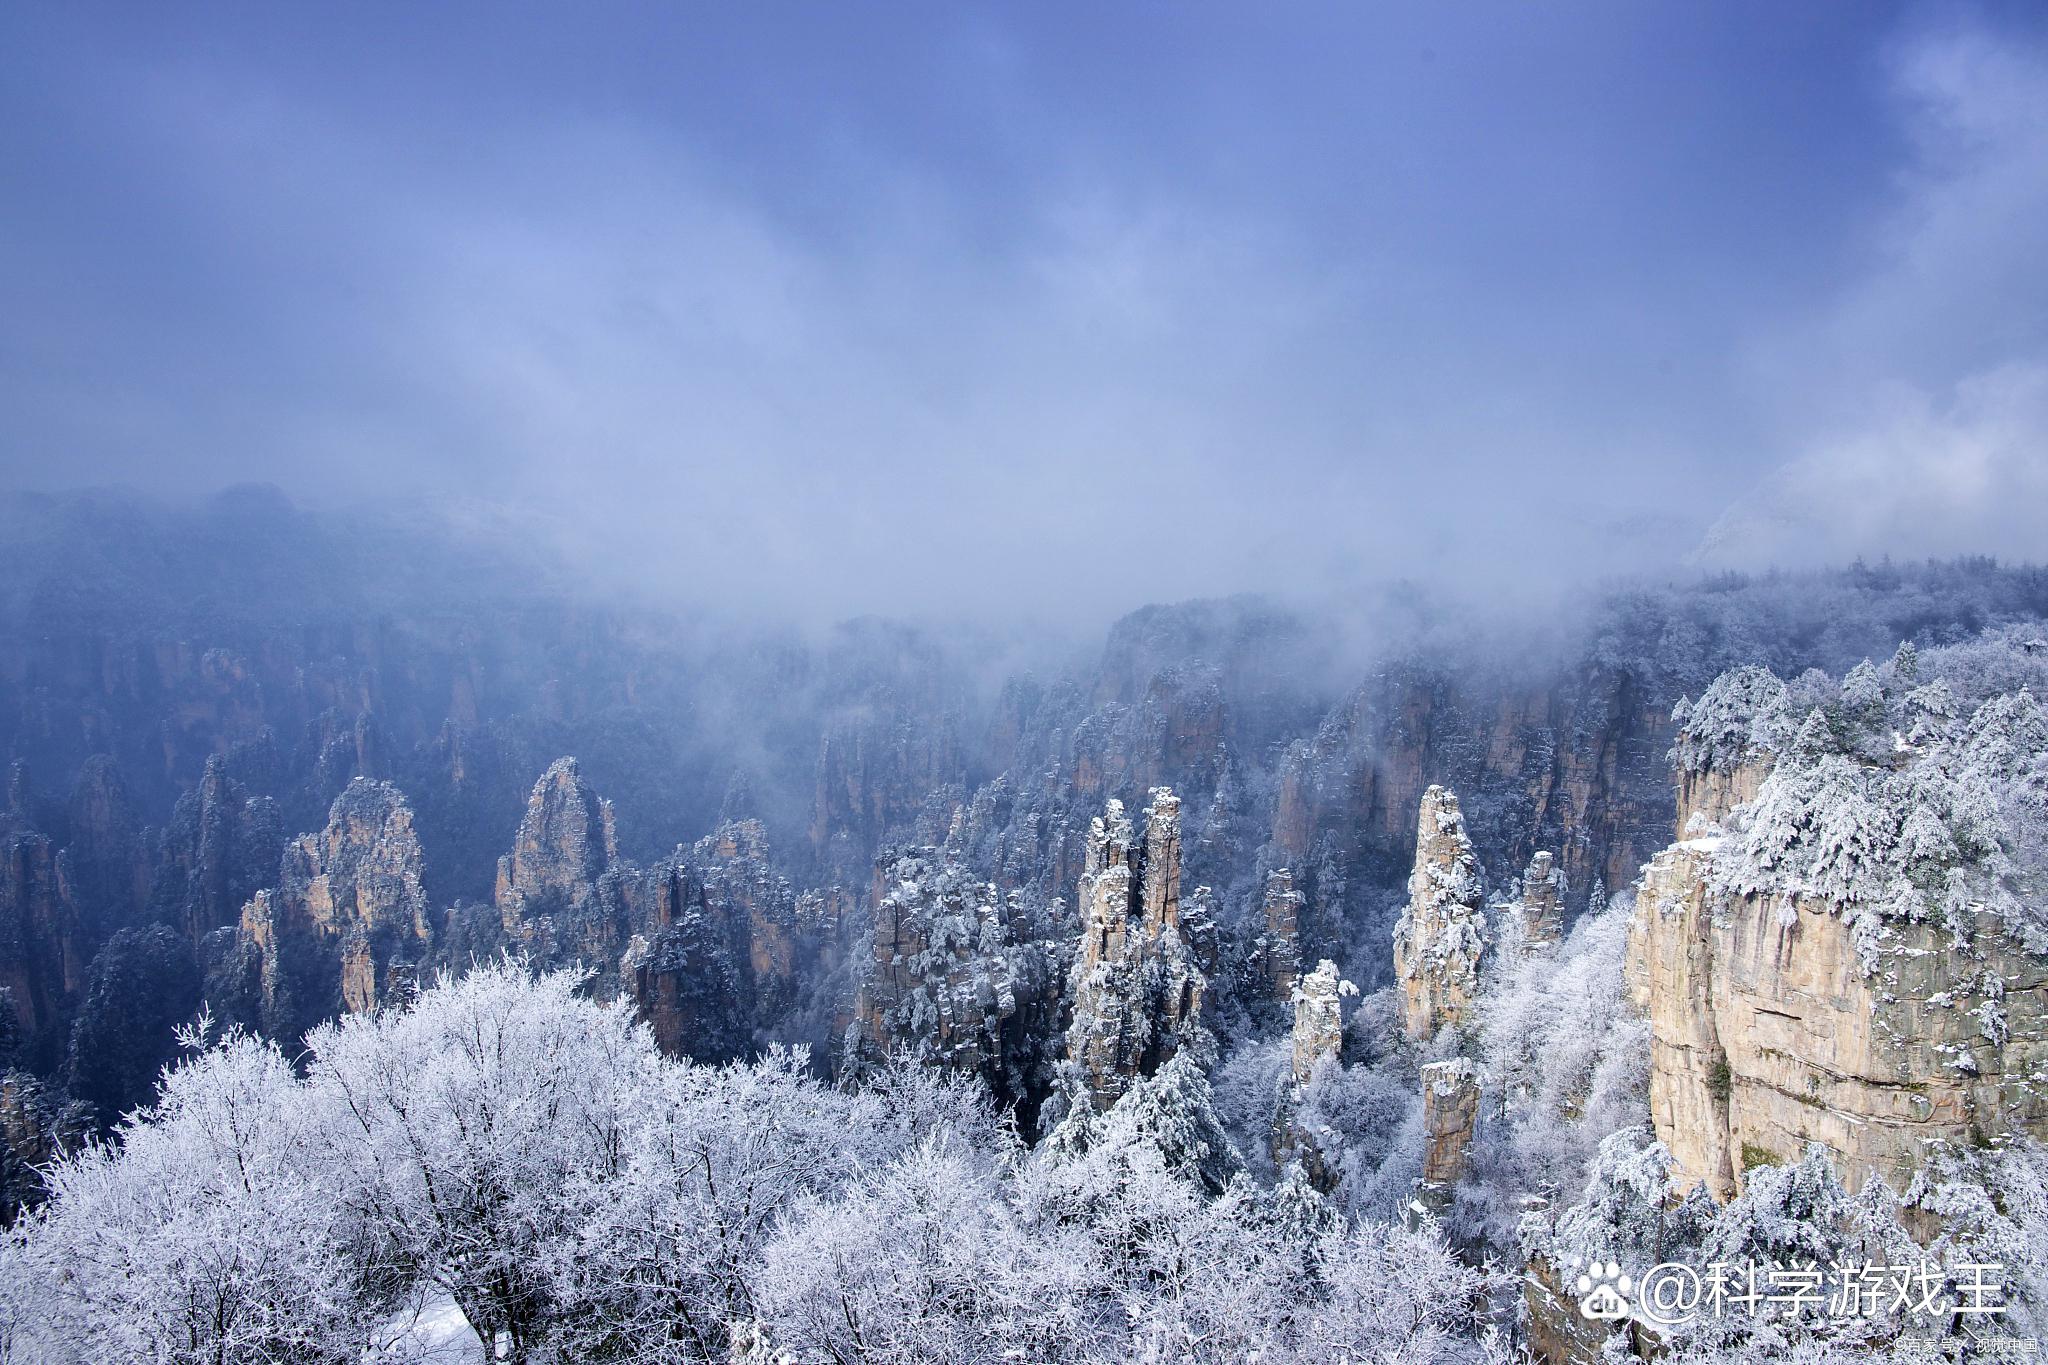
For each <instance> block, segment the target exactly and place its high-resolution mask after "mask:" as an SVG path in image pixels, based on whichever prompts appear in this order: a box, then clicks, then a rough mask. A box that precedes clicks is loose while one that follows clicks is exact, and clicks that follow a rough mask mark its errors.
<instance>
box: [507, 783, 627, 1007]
mask: <svg viewBox="0 0 2048 1365" xmlns="http://www.w3.org/2000/svg"><path fill="white" fill-rule="evenodd" d="M618 863H619V841H618V832H617V830H616V828H615V827H614V825H613V822H612V808H611V803H610V802H609V801H606V800H605V799H604V798H603V797H601V796H599V795H598V794H597V793H596V792H594V791H592V790H591V789H590V787H589V785H588V784H586V783H585V782H584V781H583V776H582V773H581V772H580V771H579V770H578V768H577V764H576V760H575V759H573V758H560V759H557V760H555V762H554V763H552V764H551V765H549V767H548V770H547V771H546V772H545V773H543V774H541V777H540V780H539V781H537V782H535V783H534V784H533V793H532V795H531V796H529V797H528V798H527V802H526V813H525V815H523V816H522V817H521V818H520V821H519V830H518V833H517V834H515V835H514V836H513V842H512V851H511V852H510V853H508V854H506V855H505V856H504V857H502V858H500V859H499V860H498V885H497V891H496V893H495V895H494V897H493V900H494V902H495V904H496V905H497V909H498V917H499V920H500V922H501V923H502V925H503V926H504V934H505V939H506V941H507V942H508V943H509V944H511V945H512V946H513V947H514V948H515V949H517V950H518V951H520V952H523V953H525V954H527V955H528V956H529V957H530V958H531V959H532V960H533V961H534V962H535V963H537V964H540V965H543V966H554V965H568V964H570V963H581V964H583V965H584V966H586V967H589V968H592V969H594V970H596V971H598V972H599V973H600V974H601V975H602V976H603V977H604V978H605V981H604V982H603V983H601V984H603V985H604V986H605V989H604V990H602V991H601V992H600V993H601V994H606V995H609V994H610V993H611V989H612V988H614V987H615V986H616V977H615V976H614V974H613V973H614V968H615V965H616V964H617V963H618V961H619V959H620V957H621V955H622V954H623V953H624V952H625V949H626V944H627V941H628V938H629V937H630V935H629V930H628V925H627V917H626V907H625V904H624V900H623V898H622V894H621V890H620V887H619V881H620V877H619V875H618V873H619V868H618Z"/></svg>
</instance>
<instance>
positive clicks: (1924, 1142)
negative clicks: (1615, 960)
mask: <svg viewBox="0 0 2048 1365" xmlns="http://www.w3.org/2000/svg"><path fill="white" fill-rule="evenodd" d="M1719 848H1720V841H1719V840H1718V839H1714V838H1704V839H1695V840H1690V841H1686V842H1683V843H1680V844H1677V845H1674V846H1673V847H1671V848H1668V849H1666V850H1665V851H1664V852H1662V853H1660V854H1658V855H1657V857H1656V858H1655V859H1654V860H1652V862H1651V863H1650V865H1649V866H1648V867H1647V868H1645V869H1644V870H1643V882H1642V891H1641V893H1640V897H1639V902H1638V903H1639V908H1638V910H1637V912H1636V918H1635V921H1634V922H1633V924H1632V925H1631V927H1630V938H1629V987H1630V992H1631V995H1632V997H1633V999H1634V1000H1635V1002H1636V1004H1637V1005H1638V1007H1639V1008H1641V1009H1642V1010H1643V1011H1644V1012H1645V1013H1646V1014H1647V1016H1648V1017H1649V1020H1650V1029H1651V1041H1650V1112H1651V1118H1652V1120H1653V1122H1654V1123H1655V1125H1656V1131H1657V1136H1658V1137H1659V1138H1660V1139H1661V1140H1662V1141H1663V1142H1664V1144H1665V1145H1666V1146H1667V1147H1669V1148H1670V1149H1671V1153H1672V1155H1673V1157H1675V1158H1676V1159H1677V1161H1678V1164H1679V1167H1680V1170H1681V1173H1682V1174H1683V1176H1684V1177H1686V1178H1687V1179H1689V1180H1690V1181H1692V1182H1694V1183H1701V1184H1704V1185H1705V1186H1706V1188H1707V1190H1708V1192H1709V1193H1711V1194H1713V1195H1714V1196H1715V1197H1716V1198H1717V1199H1723V1200H1726V1199H1729V1198H1732V1197H1733V1196H1734V1195H1736V1194H1737V1193H1739V1192H1740V1191H1741V1189H1742V1185H1743V1180H1744V1176H1745V1174H1746V1172H1747V1170H1748V1168H1749V1167H1751V1166H1754V1165H1757V1164H1759V1163H1762V1162H1772V1163H1779V1162H1785V1161H1790V1160H1794V1159H1796V1158H1797V1157H1798V1155H1799V1153H1800V1152H1801V1150H1803V1148H1804V1146H1805V1144H1806V1143H1808V1142H1818V1143H1821V1144H1822V1145H1824V1146H1825V1147H1826V1148H1827V1149H1828V1150H1829V1151H1830V1152H1831V1153H1832V1154H1833V1155H1834V1158H1835V1163H1836V1167H1837V1169H1838V1170H1839V1171H1840V1172H1841V1173H1842V1175H1843V1178H1844V1179H1845V1180H1846V1181H1847V1182H1848V1183H1849V1184H1850V1185H1851V1186H1852V1187H1854V1186H1860V1185H1861V1184H1862V1183H1863V1181H1864V1180H1866V1179H1868V1178H1869V1177H1871V1176H1878V1177H1880V1178H1883V1179H1885V1180H1886V1181H1888V1182H1889V1183H1890V1184H1891V1185H1892V1186H1893V1188H1894V1189H1898V1190H1903V1189H1904V1188H1905V1187H1906V1185H1907V1184H1908V1183H1910V1181H1911V1179H1912V1174H1913V1172H1914V1171H1915V1170H1916V1169H1917V1168H1918V1167H1919V1166H1920V1164H1921V1163H1922V1161H1923V1160H1924V1158H1925V1156H1926V1153H1927V1147H1928V1144H1929V1143H1931V1142H1943V1141H1947V1142H1964V1143H1967V1142H1972V1141H1976V1140H1978V1139H1979V1138H1980V1137H1981V1136H1982V1135H1986V1134H1990V1133H1996V1132H2004V1131H2010V1130H2014V1129H2024V1130H2026V1131H2030V1132H2034V1133H2037V1134H2042V1133H2048V1096H2044V1095H2043V1094H2042V1092H2041V1089H2040V1078H2041V1077H2042V1076H2044V1075H2048V1026H2044V1020H2043V1007H2044V1001H2048V961H2044V960H2043V959H2041V958H2040V957H2037V956H2033V955H2030V954H2026V953H2023V952H2020V951H2017V950H2016V949H2014V948H2013V947H2011V946H2010V945H2008V944H2007V943H2006V942H2005V936H2004V933H2003V926H2002V925H2000V924H1998V923H1997V922H1996V921H1995V920H1994V919H1993V918H1992V917H1990V916H1988V915H1987V916H1984V917H1982V919H1980V921H1979V922H1978V923H1977V924H1976V925H1975V926H1974V928H1973V932H1972V933H1971V934H1970V935H1969V940H1968V944H1969V946H1963V945H1962V944H1959V943H1957V941H1956V940H1955V939H1954V938H1953V937H1952V936H1951V935H1950V934H1949V933H1948V931H1947V930H1946V929H1944V928H1941V927H1939V926H1935V925H1931V924H1917V925H1916V924H1905V925H1899V926H1897V927H1896V928H1895V930H1894V932H1895V933H1896V935H1897V939H1896V943H1895V947H1896V957H1895V958H1893V959H1892V960H1893V961H1894V962H1895V963H1896V965H1895V966H1894V967H1893V969H1892V971H1891V972H1890V973H1888V974H1887V975H1886V976H1869V975H1866V974H1865V972H1864V970H1863V967H1862V965H1861V961H1860V957H1859V953H1858V950H1857V945H1856V943H1855V941H1854V932H1853V928H1852V921H1851V920H1850V919H1849V918H1848V917H1846V916H1844V915H1843V914H1842V913H1841V911H1840V908H1839V907H1837V906H1835V905H1833V904H1831V903H1829V902H1828V901H1826V900H1825V899H1822V898H1819V897H1807V896H1798V897H1793V898H1792V899H1791V900H1790V901H1787V900H1784V899H1781V898H1777V897H1765V896H1757V895H1747V896H1744V895H1733V894H1730V893H1728V892H1727V891H1725V890H1723V889H1719V888H1717V887H1716V885H1715V884H1714V883H1715V878H1714V876H1713V860H1714V857H1715V855H1716V852H1717V850H1718V849H1719ZM1987 1006H1997V1007H1998V1010H1997V1016H1996V1017H1998V1018H1999V1019H2000V1021H2001V1022H2000V1026H1999V1027H2000V1029H2001V1031H2002V1032H2003V1033H2004V1035H2005V1036H2004V1037H2003V1038H2002V1039H1999V1040H1998V1041H1994V1039H1993V1038H1992V1037H1989V1036H1987V1033H1986V1028H1985V1024H1986V1022H1987V1017H1988V1016H1987V1015H1986V1008H1987Z"/></svg>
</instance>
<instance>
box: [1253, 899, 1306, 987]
mask: <svg viewBox="0 0 2048 1365" xmlns="http://www.w3.org/2000/svg"><path fill="white" fill-rule="evenodd" d="M1302 902H1303V897H1302V894H1301V892H1299V891H1297V890H1295V889H1294V874H1293V873H1291V872H1289V871H1288V870H1287V869H1286V868H1284V867H1283V868H1280V869H1279V870H1278V871H1275V872H1273V873H1270V874H1269V875H1268V876H1267V877H1266V891H1265V895H1264V896H1263V898H1262V899H1261V901H1260V912H1261V917H1262V919H1263V920H1264V922H1265V932H1264V933H1263V934H1261V935H1260V937H1259V944H1258V953H1259V970H1260V972H1261V973H1262V974H1263V975H1264V976H1265V978H1266V982H1267V985H1268V987H1269V988H1270V989H1271V990H1272V993H1273V998H1274V999H1275V1000H1281V1001H1286V1000H1292V999H1295V998H1296V995H1295V981H1296V978H1298V977H1299V976H1300V975H1301V907H1302ZM1297 1017H1298V1014H1297Z"/></svg>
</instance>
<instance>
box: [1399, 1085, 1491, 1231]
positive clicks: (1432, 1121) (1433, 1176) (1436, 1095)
mask: <svg viewBox="0 0 2048 1365" xmlns="http://www.w3.org/2000/svg"><path fill="white" fill-rule="evenodd" d="M1478 1122H1479V1069H1478V1068H1477V1067H1476V1066H1474V1065H1473V1064H1472V1062H1471V1061H1470V1060H1469V1059H1467V1058H1464V1057H1455V1058H1452V1059H1451V1060H1450V1061H1447V1062H1432V1063H1430V1064H1429V1065H1428V1066H1425V1067H1423V1068H1422V1141H1423V1148H1422V1178H1421V1180H1419V1181H1418V1182H1417V1183H1416V1186H1415V1199H1414V1201H1413V1205H1412V1206H1411V1207H1417V1206H1419V1208H1420V1210H1422V1211H1425V1212H1428V1213H1430V1214H1432V1215H1435V1216H1438V1217H1441V1216H1442V1215H1443V1213H1444V1212H1445V1211H1447V1210H1448V1209H1449V1208H1450V1207H1451V1197H1452V1196H1451V1192H1452V1188H1453V1187H1454V1186H1455V1185H1456V1184H1457V1183H1458V1180H1459V1178H1460V1177H1462V1176H1463V1175H1464V1174H1465V1167H1466V1163H1467V1160H1468V1158H1469V1157H1470V1155H1471V1150H1472V1133H1473V1129H1474V1128H1475V1127H1476V1126H1477V1124H1478Z"/></svg>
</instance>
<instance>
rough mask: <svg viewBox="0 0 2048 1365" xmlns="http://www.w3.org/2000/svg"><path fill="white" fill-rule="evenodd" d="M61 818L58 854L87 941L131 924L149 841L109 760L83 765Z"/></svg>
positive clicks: (138, 911)
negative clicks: (83, 917)
mask: <svg viewBox="0 0 2048 1365" xmlns="http://www.w3.org/2000/svg"><path fill="white" fill-rule="evenodd" d="M66 816H67V818H66V820H65V825H66V842H65V846H64V852H65V856H66V858H67V860H68V861H69V864H70V870H71V876H72V879H73V881H74V884H75V887H76V894H77V899H78V902H79V905H80V906H81V908H83V909H84V910H85V911H86V914H87V916H88V918H89V920H90V921H91V923H92V925H93V929H94V935H93V936H94V937H95V938H101V937H104V936H105V935H107V934H110V933H112V932H113V931H114V930H116V929H119V928H122V927H123V926H126V925H130V924H133V923H135V922H136V921H137V920H138V919H140V918H141V915H142V911H143V909H144V907H145V906H146V905H147V904H148V903H149V888H150V871H151V865H152V861H153V860H152V858H151V857H150V853H149V848H148V845H149V843H150V838H149V836H147V835H146V834H145V833H144V831H143V829H142V820H141V817H140V816H139V815H137V813H136V810H135V806H134V803H133V802H132V801H130V800H129V798H128V788H127V785H126V784H125V783H123V782H122V780H121V772H120V769H119V768H118V767H116V766H115V764H114V760H113V759H112V758H110V757H108V756H107V755H106V754H94V755H93V756H92V757H91V758H88V759H87V760H86V761H85V764H84V766H83V767H81V768H80V769H79V772H78V781H77V783H76V784H75V785H74V786H73V787H72V789H71V801H70V805H69V809H68V811H67V812H66Z"/></svg>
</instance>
